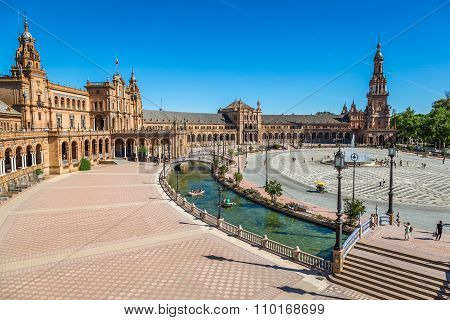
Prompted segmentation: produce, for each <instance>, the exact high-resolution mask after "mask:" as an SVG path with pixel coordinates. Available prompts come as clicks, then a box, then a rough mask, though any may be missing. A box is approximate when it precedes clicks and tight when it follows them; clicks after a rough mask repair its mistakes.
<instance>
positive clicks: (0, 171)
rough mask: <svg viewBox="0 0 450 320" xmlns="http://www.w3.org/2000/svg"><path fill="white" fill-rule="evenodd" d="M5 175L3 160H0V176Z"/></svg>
mask: <svg viewBox="0 0 450 320" xmlns="http://www.w3.org/2000/svg"><path fill="white" fill-rule="evenodd" d="M4 175H5V159H0V176H4Z"/></svg>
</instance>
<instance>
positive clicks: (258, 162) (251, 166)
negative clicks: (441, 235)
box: [244, 148, 450, 230]
mask: <svg viewBox="0 0 450 320" xmlns="http://www.w3.org/2000/svg"><path fill="white" fill-rule="evenodd" d="M343 150H344V151H345V148H344V149H343ZM356 150H357V152H362V153H366V154H368V155H370V156H371V157H372V158H374V159H378V160H384V159H386V158H387V150H386V149H374V148H357V149H356ZM336 151H337V148H313V149H301V150H291V151H289V152H272V153H270V156H269V159H270V160H269V176H270V179H276V180H278V181H280V182H281V183H282V185H283V189H284V191H285V194H286V195H289V196H291V197H292V198H295V199H298V200H302V201H305V202H307V203H311V204H315V205H319V206H322V207H324V208H327V209H329V210H335V208H336V184H337V179H336V170H335V168H334V167H333V166H332V165H327V164H323V163H321V160H322V159H323V158H324V157H326V156H330V157H331V158H333V156H334V153H335V152H336ZM292 158H294V159H296V160H295V161H292ZM264 161H265V155H264V154H254V155H253V154H252V155H250V156H249V158H248V160H247V162H248V163H247V166H246V169H245V171H244V176H245V179H247V180H249V181H250V182H253V183H255V184H257V185H262V184H264V181H265V167H264ZM395 161H396V167H395V168H394V203H395V204H394V211H395V214H397V212H400V218H401V221H403V222H406V221H409V222H411V223H412V224H413V225H414V226H415V227H417V228H421V229H425V230H434V229H435V226H436V223H437V222H438V221H439V220H442V221H446V220H448V212H449V210H450V198H449V197H448V195H449V194H450V162H448V161H446V162H445V163H442V158H440V159H437V158H432V157H423V156H417V155H415V154H412V153H405V152H398V156H397V157H396V158H395ZM400 161H402V166H400ZM422 163H425V164H426V166H425V168H423V167H422ZM342 173H343V182H342V192H343V197H344V198H351V197H352V187H353V182H352V175H353V166H352V164H351V163H349V165H348V168H347V169H344V170H343V172H342ZM317 180H321V181H324V182H326V184H327V187H326V188H327V193H325V194H317V193H314V192H312V191H314V189H315V184H314V182H315V181H317ZM383 180H384V181H385V184H384V185H383V184H382V187H380V182H382V181H383ZM388 191H389V167H387V166H383V167H380V166H367V167H365V166H361V167H359V166H357V167H356V171H355V198H357V199H361V200H363V201H364V202H365V205H366V207H367V209H368V210H367V211H368V215H369V214H370V213H374V212H375V210H376V207H377V208H378V212H379V213H385V212H387V203H388Z"/></svg>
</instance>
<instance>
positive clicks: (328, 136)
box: [325, 132, 330, 140]
mask: <svg viewBox="0 0 450 320" xmlns="http://www.w3.org/2000/svg"><path fill="white" fill-rule="evenodd" d="M325 140H330V133H329V132H325Z"/></svg>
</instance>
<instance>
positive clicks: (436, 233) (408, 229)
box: [403, 220, 444, 241]
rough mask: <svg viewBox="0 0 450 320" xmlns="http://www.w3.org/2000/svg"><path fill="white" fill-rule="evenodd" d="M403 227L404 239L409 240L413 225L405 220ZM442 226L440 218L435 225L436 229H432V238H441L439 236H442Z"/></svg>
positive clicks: (437, 239)
mask: <svg viewBox="0 0 450 320" xmlns="http://www.w3.org/2000/svg"><path fill="white" fill-rule="evenodd" d="M403 226H404V227H405V239H404V240H405V241H409V238H410V236H411V235H412V232H413V227H412V225H411V224H410V223H409V222H407V223H406V224H404V225H403ZM443 227H444V224H443V223H442V220H441V221H439V223H438V224H437V225H436V231H434V233H433V237H434V240H436V241H439V240H441V236H442V228H443Z"/></svg>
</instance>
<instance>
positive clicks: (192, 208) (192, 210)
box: [191, 203, 195, 214]
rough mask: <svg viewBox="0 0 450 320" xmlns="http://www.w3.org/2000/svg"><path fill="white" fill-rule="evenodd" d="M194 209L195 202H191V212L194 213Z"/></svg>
mask: <svg viewBox="0 0 450 320" xmlns="http://www.w3.org/2000/svg"><path fill="white" fill-rule="evenodd" d="M194 209H195V203H192V207H191V213H192V214H194Z"/></svg>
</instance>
